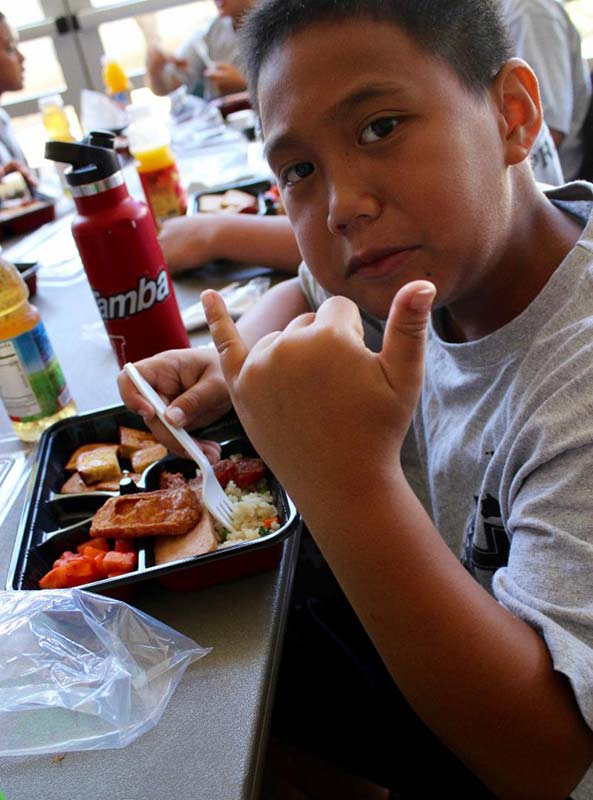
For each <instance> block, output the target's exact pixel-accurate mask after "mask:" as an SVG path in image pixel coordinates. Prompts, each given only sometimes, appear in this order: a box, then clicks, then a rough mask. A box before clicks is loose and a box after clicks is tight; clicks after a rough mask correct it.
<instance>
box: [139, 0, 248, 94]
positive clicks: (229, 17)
mask: <svg viewBox="0 0 593 800" xmlns="http://www.w3.org/2000/svg"><path fill="white" fill-rule="evenodd" d="M215 2H216V7H217V8H218V14H219V16H218V17H217V18H216V19H215V20H214V22H212V24H211V25H210V27H209V28H208V30H207V32H206V33H205V34H203V33H202V32H201V31H200V32H199V33H195V34H193V35H192V36H191V37H190V38H189V39H187V40H186V41H185V42H184V43H183V44H182V45H181V48H180V50H179V52H178V53H177V54H176V55H172V54H169V53H166V52H164V51H163V50H162V49H161V48H160V47H159V46H158V45H151V46H149V48H148V53H147V59H146V71H147V76H148V81H149V86H150V88H151V89H152V91H153V92H154V93H155V94H158V95H164V94H169V93H170V92H172V91H173V90H174V89H177V88H178V87H179V86H181V85H182V84H185V85H186V86H187V87H188V90H189V91H190V92H192V93H193V94H200V95H206V94H208V93H210V94H212V95H215V96H217V95H218V96H219V95H225V94H232V93H233V92H240V91H243V90H244V89H245V86H246V83H245V77H244V75H243V71H242V69H241V66H240V58H239V46H238V38H237V31H238V29H239V27H240V25H241V21H242V19H243V17H244V15H245V14H246V12H247V11H249V9H250V8H251V7H252V6H253V5H254V4H255V2H256V0H215ZM209 62H213V63H212V64H211V65H210V66H209V65H208V64H209Z"/></svg>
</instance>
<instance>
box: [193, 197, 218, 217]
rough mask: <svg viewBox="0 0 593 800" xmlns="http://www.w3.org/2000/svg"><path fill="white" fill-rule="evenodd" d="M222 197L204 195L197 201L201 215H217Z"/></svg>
mask: <svg viewBox="0 0 593 800" xmlns="http://www.w3.org/2000/svg"><path fill="white" fill-rule="evenodd" d="M222 199H223V195H221V194H205V195H202V197H200V198H199V200H198V208H199V209H200V211H201V212H202V214H218V213H219V212H220V209H221V208H222Z"/></svg>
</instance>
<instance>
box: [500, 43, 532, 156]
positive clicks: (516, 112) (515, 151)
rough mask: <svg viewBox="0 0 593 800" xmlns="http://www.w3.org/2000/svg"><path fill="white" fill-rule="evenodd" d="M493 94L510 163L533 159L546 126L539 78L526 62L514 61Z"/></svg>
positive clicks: (517, 59)
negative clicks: (541, 132) (531, 153)
mask: <svg viewBox="0 0 593 800" xmlns="http://www.w3.org/2000/svg"><path fill="white" fill-rule="evenodd" d="M492 95H493V100H494V102H495V103H496V105H497V108H498V109H499V113H500V117H499V120H500V128H501V134H502V136H503V143H504V149H505V158H506V163H507V165H508V166H511V165H512V164H519V163H520V162H521V161H524V160H525V159H526V158H527V157H528V156H529V154H530V152H531V148H532V146H533V143H534V142H535V140H536V139H537V136H538V134H539V132H540V129H541V126H542V121H543V116H542V107H541V101H540V96H539V86H538V84H537V78H536V77H535V74H534V72H533V70H532V69H531V67H530V66H529V65H528V64H526V63H525V61H522V60H521V59H520V58H511V59H510V60H509V61H507V62H506V63H505V64H504V65H503V66H502V67H501V69H500V71H499V73H498V75H497V76H496V78H495V79H494V84H493V86H492Z"/></svg>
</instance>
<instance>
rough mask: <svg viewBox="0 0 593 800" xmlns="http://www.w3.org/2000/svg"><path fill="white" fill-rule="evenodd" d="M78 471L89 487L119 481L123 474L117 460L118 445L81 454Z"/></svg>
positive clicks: (78, 459)
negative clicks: (104, 482) (103, 482)
mask: <svg viewBox="0 0 593 800" xmlns="http://www.w3.org/2000/svg"><path fill="white" fill-rule="evenodd" d="M76 469H77V471H78V474H79V475H80V477H81V478H82V479H83V481H84V482H85V483H86V485H87V486H91V485H92V484H95V483H100V482H101V481H110V480H114V479H119V478H120V477H121V474H122V472H121V467H120V465H119V461H118V460H117V445H108V446H106V447H96V448H95V449H94V450H88V451H87V452H84V453H80V455H79V456H78V458H77V459H76ZM135 471H136V472H137V471H138V470H135Z"/></svg>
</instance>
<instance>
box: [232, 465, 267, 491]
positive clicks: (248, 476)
mask: <svg viewBox="0 0 593 800" xmlns="http://www.w3.org/2000/svg"><path fill="white" fill-rule="evenodd" d="M265 477H266V465H265V464H264V462H263V461H262V460H261V458H240V459H239V460H238V461H235V477H234V478H233V480H234V482H235V483H236V484H237V486H239V487H240V488H241V489H243V488H244V487H245V486H251V485H253V484H255V483H259V482H260V481H261V480H262V478H265Z"/></svg>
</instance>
